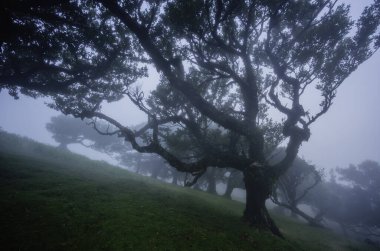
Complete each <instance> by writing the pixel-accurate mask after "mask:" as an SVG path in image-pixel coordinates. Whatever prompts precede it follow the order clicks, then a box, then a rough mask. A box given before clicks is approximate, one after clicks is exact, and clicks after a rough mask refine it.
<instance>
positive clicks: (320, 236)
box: [0, 135, 364, 250]
mask: <svg viewBox="0 0 380 251" xmlns="http://www.w3.org/2000/svg"><path fill="white" fill-rule="evenodd" d="M8 136H9V135H8ZM1 140H2V141H1ZM9 140H12V138H8V141H9ZM0 141H1V142H2V143H3V144H1V142H0V152H1V151H2V153H0V229H1V234H0V247H2V250H302V249H304V250H350V247H351V249H353V245H354V244H349V243H348V242H347V241H346V240H343V239H341V238H340V237H337V236H335V235H333V234H332V233H331V232H329V231H327V230H322V229H314V228H310V227H308V226H305V225H302V224H300V223H298V222H295V221H293V220H290V219H287V218H281V217H278V216H277V217H275V219H276V222H278V224H279V226H280V228H281V229H282V231H283V232H284V234H285V236H286V238H287V240H281V239H279V238H276V237H274V236H272V235H271V234H269V233H267V232H263V231H257V230H253V229H250V228H248V227H247V226H246V225H244V224H243V223H241V222H240V220H239V218H240V215H241V212H242V209H243V205H242V204H241V203H239V202H234V201H230V200H226V199H224V198H220V197H217V196H212V195H209V194H206V193H202V192H198V191H194V190H190V189H186V188H181V187H177V186H172V185H168V184H163V183H160V182H157V181H153V180H150V179H149V178H144V177H140V176H136V175H134V174H131V173H129V172H128V171H125V170H122V169H119V168H115V167H113V166H110V165H108V164H105V163H103V162H98V161H91V160H88V159H87V158H85V157H82V156H79V155H75V154H71V153H68V152H59V151H57V150H56V149H54V148H51V147H48V146H44V145H42V144H36V143H34V142H31V141H27V140H18V139H16V138H15V139H14V140H13V145H12V147H10V145H9V144H4V142H6V140H4V137H3V138H1V137H0ZM20 142H21V143H22V145H20ZM25 142H26V143H25ZM8 143H9V142H8ZM7 145H8V147H7V148H6V147H5V146H7ZM17 146H18V147H17ZM25 149H28V150H25ZM30 149H32V150H30ZM4 151H7V153H4ZM17 151H19V152H21V153H22V154H23V155H19V154H16V152H17ZM25 155H26V156H25ZM28 155H29V156H28ZM31 155H34V156H37V157H31ZM361 248H364V247H361Z"/></svg>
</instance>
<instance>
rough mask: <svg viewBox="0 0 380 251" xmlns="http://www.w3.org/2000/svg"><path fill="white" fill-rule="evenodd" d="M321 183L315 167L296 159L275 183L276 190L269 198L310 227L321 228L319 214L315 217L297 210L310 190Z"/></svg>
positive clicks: (320, 216)
mask: <svg viewBox="0 0 380 251" xmlns="http://www.w3.org/2000/svg"><path fill="white" fill-rule="evenodd" d="M321 181H322V177H321V174H320V173H319V172H318V171H317V170H316V168H315V166H313V165H310V164H308V163H307V162H306V161H305V160H303V159H302V158H299V157H296V159H295V160H294V162H293V164H292V166H291V167H290V168H289V169H288V170H287V171H286V173H285V174H284V175H282V176H281V177H280V178H279V180H278V181H277V183H276V189H274V191H273V195H272V197H271V199H272V201H273V202H274V203H275V204H277V205H279V206H282V207H284V208H286V209H289V210H290V211H291V212H292V215H293V216H295V215H299V216H301V217H302V218H303V219H305V220H306V221H307V222H308V223H309V224H310V225H312V226H321V225H320V221H321V219H322V215H321V214H317V215H316V217H311V216H310V215H308V214H306V213H305V212H303V211H302V210H301V209H299V207H298V204H300V203H301V202H303V201H304V199H305V197H306V196H307V195H308V193H309V192H310V190H312V189H313V188H315V187H316V186H317V185H318V184H319V183H320V182H321Z"/></svg>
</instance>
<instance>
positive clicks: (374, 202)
mask: <svg viewBox="0 0 380 251" xmlns="http://www.w3.org/2000/svg"><path fill="white" fill-rule="evenodd" d="M334 174H335V175H338V177H337V178H336V177H334V176H332V177H333V178H332V179H331V180H330V181H329V182H321V183H320V184H319V185H318V186H316V188H315V189H313V190H312V191H310V194H308V195H307V196H306V198H305V199H306V200H307V201H306V203H307V204H309V205H311V206H313V207H314V208H317V209H318V211H319V212H320V213H321V214H322V215H323V217H324V218H326V219H328V220H331V221H334V222H337V223H338V224H339V225H340V227H341V229H342V231H343V232H344V233H345V234H346V235H347V234H349V233H354V234H355V235H356V236H357V235H359V236H360V237H364V238H366V239H368V240H369V239H371V238H374V239H376V238H379V237H380V221H379V219H380V218H379V213H378V212H379V209H380V194H379V191H380V190H379V186H380V180H379V177H380V165H379V163H377V162H375V161H369V160H366V161H363V162H362V163H360V164H359V165H357V166H355V165H350V166H349V167H347V168H337V169H336V171H335V172H334ZM339 181H342V182H339Z"/></svg>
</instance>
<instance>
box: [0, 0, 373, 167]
mask: <svg viewBox="0 0 380 251" xmlns="http://www.w3.org/2000/svg"><path fill="white" fill-rule="evenodd" d="M344 2H347V3H350V4H351V5H352V16H354V17H357V15H359V14H360V12H361V10H362V9H363V7H364V6H365V5H366V4H368V3H370V2H371V1H369V0H351V1H344ZM156 82H157V76H154V77H152V78H150V79H145V80H144V81H140V84H141V85H142V86H143V88H144V90H146V91H149V90H150V89H151V88H152V86H154V84H155V83H156ZM310 99H313V97H310ZM46 101H47V100H42V99H37V100H35V99H32V98H29V97H25V96H21V98H20V99H19V100H14V99H13V98H11V97H10V96H9V95H8V93H7V92H6V91H4V90H3V91H2V92H1V93H0V127H1V128H3V129H4V130H6V131H8V132H12V133H17V134H20V135H23V136H27V137H30V138H32V139H35V140H37V141H40V142H43V143H48V144H53V145H56V143H55V142H54V140H53V139H52V138H51V135H50V134H49V133H48V132H47V131H46V130H45V124H46V123H47V122H48V121H49V120H50V117H51V116H56V115H58V114H59V113H58V112H57V111H54V110H52V109H50V108H48V107H46V105H45V104H44V102H46ZM312 101H313V100H310V102H311V103H312ZM379 103H380V52H377V53H376V54H375V55H374V56H373V57H372V58H371V59H370V60H368V61H367V62H365V63H364V64H362V65H361V66H360V67H359V69H358V70H357V71H356V72H354V73H353V74H352V75H351V76H350V77H349V78H348V79H347V80H346V81H345V82H344V83H343V85H342V86H341V88H340V89H339V90H338V95H337V97H336V99H335V101H334V104H333V106H332V108H331V109H330V111H329V112H328V113H327V114H325V115H324V116H323V117H321V118H320V119H319V120H318V121H317V122H316V123H315V124H314V125H313V126H312V127H311V132H312V136H311V138H310V140H309V142H306V143H304V144H303V145H302V147H301V149H300V155H301V156H303V157H304V158H305V159H306V160H309V161H310V162H311V163H313V164H316V165H317V166H318V167H320V168H331V167H336V166H340V167H345V166H347V165H348V164H349V163H353V164H358V163H359V162H361V161H363V160H366V159H372V160H375V161H378V162H380V104H379ZM104 111H105V112H106V113H107V114H110V115H111V116H113V117H116V118H117V119H119V120H121V122H123V123H126V124H129V125H130V124H136V123H139V122H143V121H144V120H145V119H146V118H145V116H144V115H143V114H140V113H139V112H138V110H137V109H136V108H134V107H133V106H132V105H131V104H130V103H128V102H121V103H119V104H112V105H106V106H105V108H104ZM75 150H76V151H82V152H85V153H86V154H90V155H91V156H92V157H94V156H95V153H94V152H91V151H85V150H84V149H82V148H80V147H75ZM102 157H104V156H102Z"/></svg>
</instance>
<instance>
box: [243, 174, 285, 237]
mask: <svg viewBox="0 0 380 251" xmlns="http://www.w3.org/2000/svg"><path fill="white" fill-rule="evenodd" d="M244 184H245V190H246V194H247V195H246V204H245V210H244V215H243V218H244V220H245V221H246V222H248V223H249V224H250V225H251V226H253V227H256V228H260V229H266V230H269V231H271V232H272V233H273V234H274V235H277V236H279V237H281V238H283V236H282V234H281V232H280V230H279V229H278V227H277V226H276V224H275V223H274V221H273V220H272V218H271V217H270V215H269V213H268V210H267V208H266V207H265V201H266V200H267V199H268V198H269V196H270V194H271V189H272V182H271V181H270V179H269V178H268V177H267V176H265V175H262V174H261V172H260V171H259V172H255V173H253V172H248V171H246V172H245V173H244Z"/></svg>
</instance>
